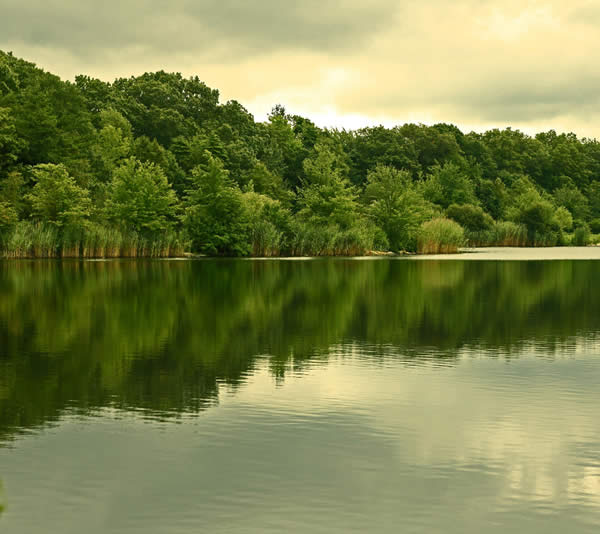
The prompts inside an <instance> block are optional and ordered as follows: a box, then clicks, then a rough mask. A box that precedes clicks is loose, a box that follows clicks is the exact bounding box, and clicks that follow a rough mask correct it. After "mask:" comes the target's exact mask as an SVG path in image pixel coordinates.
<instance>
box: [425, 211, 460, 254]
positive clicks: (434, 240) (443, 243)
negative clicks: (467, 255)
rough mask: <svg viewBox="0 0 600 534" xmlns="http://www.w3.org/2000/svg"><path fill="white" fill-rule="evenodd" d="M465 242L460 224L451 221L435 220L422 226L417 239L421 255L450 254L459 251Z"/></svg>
mask: <svg viewBox="0 0 600 534" xmlns="http://www.w3.org/2000/svg"><path fill="white" fill-rule="evenodd" d="M464 242H465V232H464V230H463V228H462V226H461V225H460V224H458V223H457V222H455V221H451V220H450V219H444V218H439V219H433V220H431V221H428V222H426V223H423V224H422V225H421V228H419V232H418V238H417V243H418V244H417V252H418V253H419V254H449V253H453V252H457V251H458V247H460V246H462V245H463V244H464Z"/></svg>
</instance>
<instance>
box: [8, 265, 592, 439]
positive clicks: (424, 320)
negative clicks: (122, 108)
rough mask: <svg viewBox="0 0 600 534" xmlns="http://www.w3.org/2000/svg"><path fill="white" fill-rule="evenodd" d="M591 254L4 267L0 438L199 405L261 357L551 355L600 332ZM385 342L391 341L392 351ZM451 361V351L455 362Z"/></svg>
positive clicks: (297, 360)
mask: <svg viewBox="0 0 600 534" xmlns="http://www.w3.org/2000/svg"><path fill="white" fill-rule="evenodd" d="M596 270H597V264H596V263H594V262H591V261H579V262H575V261H555V262H461V261H422V262H412V261H405V260H374V261H356V260H348V259H345V260H342V259H327V260H325V259H324V260H315V261H244V260H206V261H193V262H171V261H168V262H167V261H125V260H123V261H108V262H75V261H74V262H68V261H63V262H42V261H37V262H35V261H32V262H28V261H19V262H15V261H7V262H3V263H0V436H4V437H7V436H9V435H11V434H12V433H13V432H15V431H17V430H19V429H23V428H29V427H32V426H36V425H39V424H43V423H45V422H48V421H52V420H54V419H56V418H58V417H60V415H61V414H62V413H63V412H64V410H65V409H67V408H68V409H71V410H79V411H82V412H86V411H88V410H90V409H94V408H98V407H103V406H116V407H119V408H124V409H130V408H136V409H145V410H150V411H153V412H160V413H161V414H163V415H167V416H168V415H176V414H179V413H182V412H184V411H186V412H190V411H192V412H194V411H199V410H201V409H202V408H203V407H205V406H206V405H209V404H211V403H214V402H216V401H217V399H218V384H219V383H220V382H224V383H227V384H229V385H231V386H233V387H235V386H236V385H238V384H240V383H242V382H243V381H244V379H245V377H246V376H248V375H249V374H251V373H252V371H253V369H254V368H255V366H256V365H257V362H258V361H259V358H261V357H263V356H268V357H269V364H270V368H271V370H272V372H273V374H274V375H275V376H278V377H279V378H282V379H283V378H284V377H285V372H286V369H287V368H288V367H289V365H288V364H289V362H290V360H291V358H293V361H294V366H295V368H296V369H297V368H298V367H299V366H301V365H302V363H303V362H307V361H312V360H315V359H323V360H326V359H327V358H328V355H329V353H330V349H331V347H332V346H340V345H342V346H346V347H350V346H352V347H358V348H359V349H360V350H366V348H368V353H369V355H370V357H373V358H378V357H381V356H382V355H384V354H387V355H389V354H390V353H393V354H394V355H395V356H394V357H398V358H420V357H422V356H425V355H427V357H450V358H452V357H455V356H456V355H457V354H458V352H459V351H460V350H461V349H462V348H463V347H465V346H468V347H470V348H475V349H480V350H482V351H486V352H488V353H489V352H492V353H493V352H495V351H501V352H505V353H513V354H517V353H518V352H519V350H520V348H521V347H522V346H523V345H524V344H529V343H536V344H539V345H540V346H542V347H544V349H545V350H548V351H552V350H553V347H555V346H556V345H557V344H561V343H564V342H566V341H568V340H569V339H572V338H573V337H574V336H585V335H588V334H591V333H594V332H596V331H597V327H598V318H599V317H600V313H599V312H600V298H599V297H600V289H598V286H597V284H594V274H595V271H596ZM392 349H393V350H392ZM450 361H452V359H450Z"/></svg>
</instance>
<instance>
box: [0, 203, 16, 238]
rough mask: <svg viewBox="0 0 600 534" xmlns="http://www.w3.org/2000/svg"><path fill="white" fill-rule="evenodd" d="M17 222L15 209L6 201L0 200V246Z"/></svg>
mask: <svg viewBox="0 0 600 534" xmlns="http://www.w3.org/2000/svg"><path fill="white" fill-rule="evenodd" d="M16 224H17V211H16V210H15V209H14V208H13V207H12V206H11V205H10V204H8V203H6V202H0V247H2V246H3V245H4V243H5V242H6V241H7V240H8V238H9V236H10V234H11V233H12V231H13V229H14V227H15V225H16Z"/></svg>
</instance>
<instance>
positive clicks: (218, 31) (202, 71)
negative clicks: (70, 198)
mask: <svg viewBox="0 0 600 534" xmlns="http://www.w3.org/2000/svg"><path fill="white" fill-rule="evenodd" d="M599 18H600V9H598V7H597V6H596V5H595V3H593V2H590V1H588V0H572V1H571V2H569V3H565V2H563V1H559V0H503V1H502V2H500V1H496V0H456V1H453V2H448V1H445V0H430V1H428V2H418V1H417V0H403V1H402V2H397V1H395V0H372V1H370V2H364V1H359V0H321V1H319V0H304V1H303V2H281V1H278V0H257V1H255V2H247V1H244V0H173V1H170V2H168V1H166V0H146V1H144V0H122V1H121V2H116V1H105V2H92V1H91V0H78V1H75V0H29V1H27V2H23V1H22V0H4V1H3V8H2V18H1V19H0V49H5V50H13V51H14V52H15V54H17V55H19V56H23V57H26V58H27V59H29V60H32V61H34V62H36V63H38V64H39V65H41V66H43V67H44V68H46V69H48V70H52V71H54V72H57V73H58V74H60V75H62V76H66V77H69V78H72V77H73V76H74V75H75V74H78V73H81V72H84V73H87V74H90V75H92V76H98V77H101V78H103V79H108V80H111V79H113V78H115V77H118V76H129V75H132V74H140V73H142V72H144V71H147V70H158V69H165V70H168V71H180V72H182V73H184V74H185V75H199V76H200V78H202V79H203V80H204V81H205V82H206V83H207V84H209V85H210V86H212V87H215V88H218V89H219V90H220V91H221V94H222V95H223V97H224V99H227V98H235V99H237V100H239V101H241V102H242V103H243V104H244V105H246V107H248V108H249V109H250V111H252V112H253V113H254V114H255V115H256V116H257V117H258V118H259V119H262V118H264V117H266V115H267V113H268V112H269V110H270V108H271V107H272V106H273V105H274V104H276V103H282V104H284V105H286V107H287V108H288V110H289V111H291V112H294V113H300V114H304V115H307V116H309V117H312V118H314V119H315V120H317V121H318V122H319V123H320V124H321V125H327V126H336V125H338V126H342V125H343V126H354V127H356V126H362V125H364V124H374V123H379V122H381V123H384V124H392V123H398V122H404V121H422V122H426V123H433V122H453V123H455V124H458V125H459V126H461V127H462V128H463V129H469V128H475V129H484V128H486V127H490V126H500V127H503V126H508V125H510V126H513V127H519V128H522V129H524V130H526V131H528V130H540V129H545V128H549V127H552V128H555V129H557V130H564V129H569V130H574V131H576V132H578V133H582V134H585V135H588V136H590V135H592V136H595V135H599V134H600V127H598V126H596V124H600V121H599V119H600V111H598V110H599V109H600V108H599V106H598V104H599V97H598V95H599V94H600V91H599V89H600V76H599V75H597V73H596V71H597V69H596V65H595V60H594V56H593V54H591V53H590V51H593V50H596V49H597V48H598V47H600V34H599V33H598V32H597V30H596V28H597V24H596V22H597V21H598V20H599Z"/></svg>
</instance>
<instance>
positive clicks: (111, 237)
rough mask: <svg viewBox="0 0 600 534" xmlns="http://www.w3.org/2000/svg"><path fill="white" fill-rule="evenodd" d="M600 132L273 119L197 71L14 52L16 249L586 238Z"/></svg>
mask: <svg viewBox="0 0 600 534" xmlns="http://www.w3.org/2000/svg"><path fill="white" fill-rule="evenodd" d="M599 233H600V143H598V142H597V141H596V140H591V139H578V138H577V136H575V135H574V134H559V133H556V132H554V131H549V132H544V133H540V134H537V135H536V136H533V137H531V136H528V135H525V134H523V133H522V132H520V131H518V130H512V129H510V128H508V129H505V130H490V131H488V132H485V133H474V132H471V133H467V134H465V133H463V132H461V131H460V130H459V129H458V128H456V127H455V126H453V125H450V124H436V125H434V126H425V125H421V124H405V125H403V126H398V127H394V128H384V127H382V126H379V127H369V128H363V129H360V130H356V131H346V130H336V129H321V128H319V127H317V126H316V125H315V124H314V123H312V122H311V121H310V120H309V119H306V118H304V117H300V116H298V115H291V114H289V113H287V112H286V110H285V109H284V108H282V107H281V106H276V107H275V108H273V110H272V112H271V114H270V116H269V119H268V121H266V122H256V121H255V120H254V118H253V117H252V115H251V114H249V113H248V112H247V111H246V110H245V109H244V107H243V106H242V105H241V104H239V103H238V102H236V101H229V102H226V103H219V93H218V91H216V90H214V89H211V88H209V87H207V86H206V85H205V84H204V83H202V82H201V81H200V79H198V78H184V77H182V76H181V75H179V74H169V73H166V72H162V71H161V72H155V73H146V74H144V75H142V76H138V77H132V78H126V79H125V78H121V79H118V80H115V81H114V82H113V83H106V82H103V81H101V80H97V79H93V78H90V77H87V76H78V77H76V79H75V81H74V82H65V81H62V80H60V79H59V78H58V77H56V76H54V75H52V74H50V73H46V72H44V71H43V70H41V69H39V68H37V67H36V66H35V65H34V64H32V63H29V62H26V61H23V60H21V59H18V58H16V57H14V56H13V55H11V54H6V53H3V52H0V251H1V254H2V255H4V256H8V257H32V258H33V257H86V258H92V257H120V256H128V257H136V256H155V257H160V256H179V255H181V254H183V252H196V253H202V254H208V255H223V256H247V255H254V256H279V255H310V256H312V255H359V254H365V253H368V252H369V251H372V250H391V251H396V252H397V251H417V250H419V251H421V252H424V253H427V252H448V251H453V250H456V249H457V248H458V247H460V246H465V245H466V246H487V245H498V246H525V245H528V246H551V245H570V244H573V245H586V244H589V243H590V242H591V241H595V240H596V235H597V234H599Z"/></svg>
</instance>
